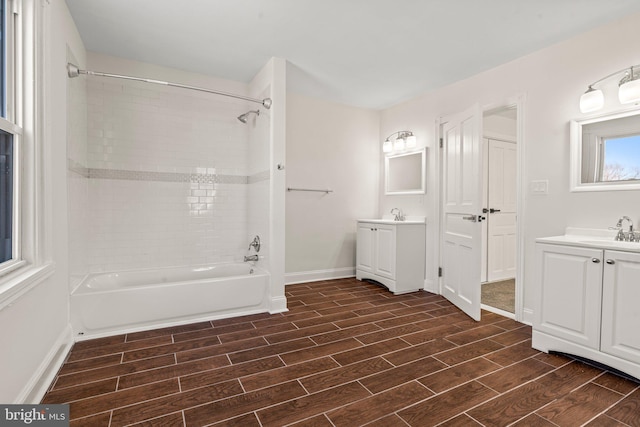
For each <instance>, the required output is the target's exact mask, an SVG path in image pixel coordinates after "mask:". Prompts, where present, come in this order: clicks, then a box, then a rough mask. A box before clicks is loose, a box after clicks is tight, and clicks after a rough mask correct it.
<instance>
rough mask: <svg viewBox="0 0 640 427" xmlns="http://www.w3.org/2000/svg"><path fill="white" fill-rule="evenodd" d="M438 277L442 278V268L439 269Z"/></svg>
mask: <svg viewBox="0 0 640 427" xmlns="http://www.w3.org/2000/svg"><path fill="white" fill-rule="evenodd" d="M438 277H442V267H438Z"/></svg>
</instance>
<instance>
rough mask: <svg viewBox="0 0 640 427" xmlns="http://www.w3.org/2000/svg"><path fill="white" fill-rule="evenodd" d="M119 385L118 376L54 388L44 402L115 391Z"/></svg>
mask: <svg viewBox="0 0 640 427" xmlns="http://www.w3.org/2000/svg"><path fill="white" fill-rule="evenodd" d="M117 385H118V378H109V379H106V380H102V381H95V382H90V383H88V384H80V385H77V386H74V387H67V388H63V389H60V390H53V391H50V392H49V393H47V394H46V395H45V396H44V398H43V399H42V403H68V402H71V401H74V400H79V399H86V398H88V397H93V396H98V395H100V394H105V393H110V392H114V391H116V386H117Z"/></svg>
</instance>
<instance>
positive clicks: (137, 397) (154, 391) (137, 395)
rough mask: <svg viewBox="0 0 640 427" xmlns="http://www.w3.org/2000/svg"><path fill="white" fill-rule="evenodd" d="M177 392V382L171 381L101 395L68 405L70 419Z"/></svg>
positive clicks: (178, 389) (175, 380)
mask: <svg viewBox="0 0 640 427" xmlns="http://www.w3.org/2000/svg"><path fill="white" fill-rule="evenodd" d="M179 391H180V387H179V386H178V380H177V379H173V380H167V381H161V382H157V383H153V384H148V385H144V386H140V387H134V388H130V389H127V390H122V391H115V392H113V393H106V394H101V395H100V396H94V397H89V398H86V399H82V400H76V401H74V402H71V403H70V404H69V412H70V417H71V419H75V418H82V417H86V416H88V415H93V414H97V413H100V412H104V411H106V410H109V409H115V408H119V407H121V406H127V405H133V404H135V403H137V402H144V401H146V400H150V399H154V398H156V397H161V396H167V395H170V394H174V393H178V392H179Z"/></svg>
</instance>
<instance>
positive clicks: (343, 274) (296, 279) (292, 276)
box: [284, 267, 356, 285]
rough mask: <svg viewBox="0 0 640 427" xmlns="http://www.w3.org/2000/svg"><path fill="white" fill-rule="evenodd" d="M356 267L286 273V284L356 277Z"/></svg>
mask: <svg viewBox="0 0 640 427" xmlns="http://www.w3.org/2000/svg"><path fill="white" fill-rule="evenodd" d="M355 275H356V268H355V267H344V268H330V269H327V270H311V271H300V272H296V273H286V274H285V275H284V284H285V285H293V284H295V283H306V282H319V281H321V280H333V279H344V278H347V277H355Z"/></svg>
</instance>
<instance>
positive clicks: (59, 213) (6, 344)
mask: <svg viewBox="0 0 640 427" xmlns="http://www.w3.org/2000/svg"><path fill="white" fill-rule="evenodd" d="M37 4H38V7H40V2H37ZM42 5H43V7H42V11H43V12H44V14H45V15H46V19H45V23H44V26H43V28H44V31H45V34H44V36H43V39H44V40H45V55H44V56H45V58H43V59H44V61H45V70H44V75H45V85H46V87H45V90H46V93H45V96H44V101H45V111H44V113H45V117H46V124H45V130H44V144H43V146H44V147H45V153H44V159H43V160H44V168H43V176H42V181H43V183H44V185H45V191H46V192H47V194H46V199H45V205H46V206H45V211H46V215H45V218H44V229H43V230H42V231H43V232H44V233H45V235H46V240H47V244H46V246H47V247H48V248H47V250H45V260H44V261H51V262H52V263H54V268H55V270H54V272H53V274H52V275H51V276H49V277H48V278H47V279H45V280H44V281H42V282H40V283H39V284H37V285H36V286H35V287H34V288H32V289H31V290H30V291H29V292H28V293H26V294H24V295H22V296H21V297H19V298H18V299H17V300H15V301H14V302H13V303H12V304H10V305H8V306H5V307H3V308H2V309H1V310H0V342H1V343H2V351H0V378H1V384H2V386H0V402H3V403H12V402H15V403H20V402H29V403H36V402H37V401H38V400H39V398H40V396H41V395H42V394H43V393H44V388H46V387H47V386H48V383H49V381H50V380H51V378H52V375H53V374H55V371H56V370H57V367H58V366H57V364H56V362H61V361H62V360H61V359H60V357H64V356H65V354H64V350H65V349H66V346H67V345H68V344H70V342H71V336H70V331H69V329H68V286H67V284H68V274H69V269H68V261H67V254H68V249H67V186H66V178H67V177H66V170H67V166H66V159H67V151H66V132H67V131H66V96H67V95H66V82H67V75H66V61H67V45H68V46H69V47H70V49H71V50H72V51H73V52H74V55H75V56H76V58H77V59H78V60H79V62H81V63H83V62H84V46H83V44H82V41H81V39H80V37H79V35H78V33H77V30H76V28H75V25H74V23H73V21H72V19H71V16H70V14H69V12H68V10H67V7H66V4H65V2H64V0H52V1H51V2H50V3H47V2H42Z"/></svg>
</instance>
